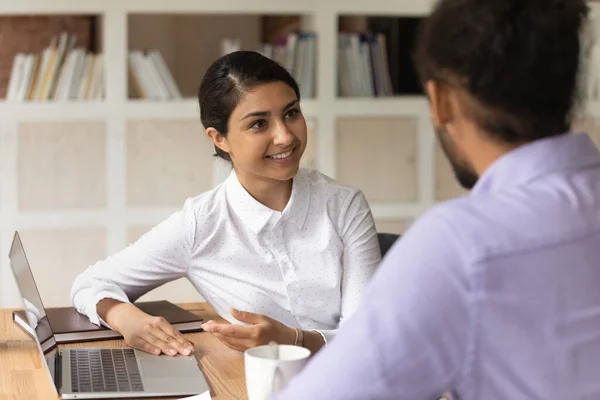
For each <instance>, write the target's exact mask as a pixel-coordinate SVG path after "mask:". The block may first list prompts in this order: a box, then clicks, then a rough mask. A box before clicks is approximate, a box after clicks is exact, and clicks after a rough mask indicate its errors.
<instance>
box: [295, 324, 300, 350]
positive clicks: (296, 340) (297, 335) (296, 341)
mask: <svg viewBox="0 0 600 400" xmlns="http://www.w3.org/2000/svg"><path fill="white" fill-rule="evenodd" d="M293 328H294V331H296V339H294V346H297V345H298V337H299V336H300V333H299V332H298V328H296V327H295V326H294V327H293Z"/></svg>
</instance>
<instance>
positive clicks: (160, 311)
mask: <svg viewBox="0 0 600 400" xmlns="http://www.w3.org/2000/svg"><path fill="white" fill-rule="evenodd" d="M27 279H28V280H33V275H31V274H27ZM28 286H29V287H31V288H34V287H35V282H33V281H32V282H30V283H29V284H28ZM36 291H37V289H36ZM40 301H41V300H40ZM135 305H136V306H137V307H138V308H139V309H140V310H142V311H144V312H145V313H147V314H150V315H153V316H155V317H163V318H165V319H166V320H167V321H168V322H169V323H170V324H171V325H173V327H174V328H175V329H177V330H178V331H180V332H181V333H189V332H198V331H201V330H202V322H203V321H202V318H201V317H199V316H197V315H195V314H193V313H191V312H190V311H187V310H184V309H183V308H181V307H178V306H176V305H175V304H173V303H171V302H169V301H166V300H161V301H148V302H139V303H135ZM27 307H28V308H29V309H30V312H33V313H35V312H36V311H35V310H36V307H34V306H33V305H32V304H31V305H29V304H28V305H27ZM45 311H46V317H47V319H48V323H49V325H50V328H51V329H52V332H53V333H54V338H55V340H56V342H57V343H58V344H63V343H70V342H84V341H93V340H109V339H122V338H123V337H122V336H121V335H120V334H119V333H118V332H116V331H113V330H111V329H108V328H106V327H104V326H98V325H95V324H93V323H91V322H90V320H89V319H88V317H86V316H85V315H82V314H81V313H79V312H77V310H76V309H75V308H73V307H56V308H46V309H45ZM13 321H14V322H15V323H16V324H17V325H19V326H20V327H21V328H22V329H23V330H25V331H26V332H27V333H29V334H30V335H32V334H33V329H32V328H31V327H30V326H29V324H28V323H27V315H26V314H25V310H18V311H13Z"/></svg>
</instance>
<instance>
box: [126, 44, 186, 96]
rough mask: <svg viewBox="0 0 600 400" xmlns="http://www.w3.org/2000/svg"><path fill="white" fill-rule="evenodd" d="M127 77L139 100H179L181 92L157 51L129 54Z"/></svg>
mask: <svg viewBox="0 0 600 400" xmlns="http://www.w3.org/2000/svg"><path fill="white" fill-rule="evenodd" d="M129 77H130V78H131V83H132V86H133V88H134V90H135V92H136V94H137V96H138V97H139V98H141V99H152V100H169V99H180V98H181V97H182V95H181V91H180V90H179V87H178V86H177V83H176V82H175V79H174V78H173V75H172V74H171V71H170V70H169V67H168V66H167V63H166V62H165V60H164V58H163V56H162V54H161V53H160V51H159V50H146V51H141V50H134V51H130V52H129Z"/></svg>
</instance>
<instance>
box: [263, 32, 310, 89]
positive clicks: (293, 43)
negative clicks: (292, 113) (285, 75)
mask: <svg viewBox="0 0 600 400" xmlns="http://www.w3.org/2000/svg"><path fill="white" fill-rule="evenodd" d="M316 47H317V46H316V35H315V34H314V32H293V33H289V34H287V35H280V36H278V37H277V39H276V40H275V41H274V42H273V43H265V44H262V45H261V46H260V48H258V49H257V51H258V52H259V53H261V54H262V55H264V56H266V57H269V58H270V59H272V60H275V61H277V62H278V63H279V64H281V65H282V66H284V67H285V68H286V69H287V70H288V71H289V72H290V74H291V75H292V76H293V77H294V79H295V80H296V82H298V86H299V87H300V95H301V96H302V97H303V98H312V97H314V96H315V75H316V50H317V49H316Z"/></svg>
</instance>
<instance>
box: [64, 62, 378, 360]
mask: <svg viewBox="0 0 600 400" xmlns="http://www.w3.org/2000/svg"><path fill="white" fill-rule="evenodd" d="M198 99H199V103H200V114H201V120H202V124H203V126H204V127H205V128H206V134H207V136H208V137H209V138H210V139H211V140H212V141H213V142H214V145H215V150H216V155H217V156H219V157H221V158H223V159H225V160H228V161H229V162H230V163H231V164H232V166H233V169H232V172H231V175H230V176H229V178H228V179H227V180H226V181H225V182H224V183H222V184H221V185H219V186H217V187H216V188H214V189H213V190H211V191H209V192H206V193H203V194H201V195H199V196H197V197H195V198H191V199H188V200H187V201H186V202H185V204H184V206H183V209H182V210H181V211H179V212H177V213H175V214H174V215H172V216H170V217H169V218H168V219H166V220H165V221H163V222H162V223H160V224H159V225H158V226H156V227H155V228H154V229H152V230H151V231H150V232H148V233H146V234H145V235H144V236H142V238H140V239H139V240H138V241H137V242H136V243H135V244H133V245H131V246H129V247H127V248H126V249H124V250H122V251H121V252H119V253H118V254H116V255H115V256H113V257H109V258H108V259H106V260H104V261H101V262H99V263H97V264H95V265H93V266H91V267H89V268H88V269H87V270H86V271H85V272H83V273H82V274H80V275H79V276H78V277H77V278H76V280H75V283H74V285H73V289H72V293H71V298H72V302H73V304H74V306H75V307H76V308H77V310H79V312H81V313H83V314H85V315H87V316H88V317H89V318H90V320H91V321H92V322H94V323H96V324H99V323H101V322H104V323H105V324H106V325H108V326H110V327H112V328H113V329H115V330H116V331H118V332H120V333H121V334H122V335H123V336H124V338H125V340H126V342H127V343H128V344H129V345H130V346H132V347H136V348H139V349H141V350H144V351H147V352H151V353H155V354H160V353H161V352H162V353H164V354H169V355H175V354H177V353H181V354H189V353H190V352H191V351H192V346H191V344H190V343H189V342H188V341H187V340H186V339H185V338H184V337H183V336H182V335H181V334H180V333H179V332H178V331H176V330H175V329H174V328H173V327H172V326H171V325H169V324H168V323H167V322H166V321H165V320H164V319H162V318H155V317H152V316H149V315H147V314H145V313H143V312H142V311H140V310H139V309H138V308H137V307H135V306H134V305H132V304H130V301H135V300H136V299H137V298H139V297H140V296H141V295H143V294H145V293H146V292H148V291H149V290H151V289H154V288H156V287H157V286H160V285H162V284H164V283H166V282H169V281H172V280H175V279H178V278H180V277H187V278H188V279H189V280H190V281H191V282H192V284H193V285H194V286H195V287H196V289H197V290H198V292H199V293H200V294H201V295H202V297H204V298H205V299H206V300H207V301H208V302H209V303H210V304H211V305H212V306H213V307H214V308H215V310H216V311H217V313H218V314H219V315H221V316H222V317H223V318H225V319H226V320H228V321H230V322H231V323H232V324H216V323H214V322H212V321H208V322H207V323H205V324H204V325H203V328H204V330H205V331H207V332H210V333H212V334H214V335H215V336H217V337H218V338H219V339H220V340H221V341H222V342H223V343H225V344H226V345H228V346H230V347H232V348H234V349H237V350H240V351H243V350H245V349H247V348H250V347H253V346H256V345H260V344H264V343H268V342H269V341H271V340H274V341H276V342H278V343H289V344H292V343H296V344H300V345H303V346H305V347H307V348H309V349H310V350H312V351H313V352H316V351H318V350H319V349H320V348H321V347H322V346H323V345H325V344H326V343H327V341H328V340H330V339H331V338H332V337H333V336H334V335H335V332H336V330H337V328H338V326H339V324H340V322H341V321H342V320H343V319H344V318H346V317H348V316H349V315H350V314H351V313H352V312H353V311H354V310H355V309H356V307H357V305H358V303H359V301H360V298H361V295H362V291H363V287H364V285H365V284H366V283H367V281H368V280H369V279H370V277H371V276H372V274H373V272H374V270H375V267H376V266H377V264H378V262H379V261H380V258H381V254H380V250H379V246H378V242H377V234H376V231H375V226H374V222H373V217H372V215H371V212H370V209H369V207H368V205H367V202H366V200H365V198H364V196H363V194H362V193H361V192H360V191H359V190H357V189H354V188H350V187H346V186H342V185H340V184H339V183H336V182H335V181H333V180H331V179H329V178H328V177H326V176H324V175H322V174H320V173H318V172H316V171H312V170H305V169H300V168H299V163H300V158H301V157H302V154H303V152H304V149H305V148H306V136H307V135H306V131H307V128H306V121H305V120H304V117H303V115H302V112H301V110H300V106H299V101H300V94H299V89H298V85H297V84H296V82H295V81H294V79H293V78H292V77H291V76H290V74H289V73H288V72H287V71H286V70H285V69H284V68H283V67H281V66H280V65H279V64H277V63H276V62H274V61H272V60H270V59H268V58H266V57H263V56H262V55H260V54H258V53H255V52H248V51H240V52H235V53H231V54H229V55H226V56H224V57H222V58H220V59H218V60H217V61H216V62H215V63H213V65H212V66H211V67H210V68H209V70H208V71H207V72H206V75H205V76H204V78H203V80H202V83H201V85H200V89H199V94H198ZM240 310H241V311H240Z"/></svg>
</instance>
